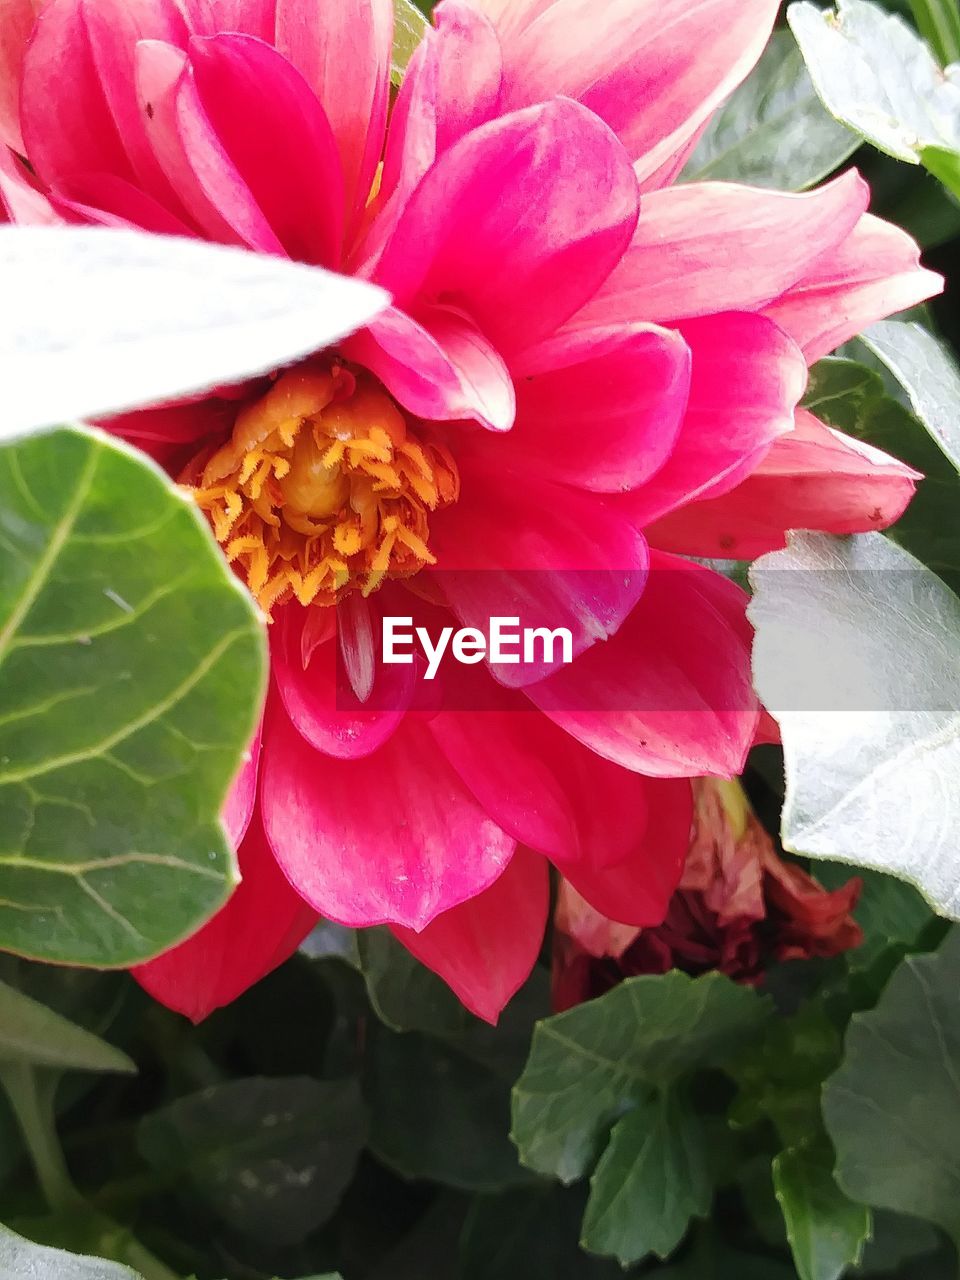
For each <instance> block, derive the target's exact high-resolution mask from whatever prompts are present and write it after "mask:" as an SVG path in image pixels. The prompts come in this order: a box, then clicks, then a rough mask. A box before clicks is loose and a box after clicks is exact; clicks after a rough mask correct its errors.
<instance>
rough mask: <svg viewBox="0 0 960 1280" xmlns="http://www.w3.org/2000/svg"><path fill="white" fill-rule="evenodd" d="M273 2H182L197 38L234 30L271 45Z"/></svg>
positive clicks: (187, 0) (221, 0) (274, 5)
mask: <svg viewBox="0 0 960 1280" xmlns="http://www.w3.org/2000/svg"><path fill="white" fill-rule="evenodd" d="M276 7H277V6H276V0H186V3H185V4H184V8H185V9H186V10H187V12H188V13H189V14H190V19H191V26H192V27H193V30H194V31H195V32H196V33H197V35H204V36H215V35H218V34H219V33H221V32H225V31H238V32H240V33H242V34H243V35H247V36H256V37H257V38H258V39H259V40H265V41H266V43H267V44H273V34H274V26H275V13H276Z"/></svg>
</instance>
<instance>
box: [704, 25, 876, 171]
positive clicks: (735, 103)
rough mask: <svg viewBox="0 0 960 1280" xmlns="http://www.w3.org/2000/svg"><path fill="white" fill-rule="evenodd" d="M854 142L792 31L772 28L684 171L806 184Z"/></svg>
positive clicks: (853, 146)
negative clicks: (817, 85) (825, 99)
mask: <svg viewBox="0 0 960 1280" xmlns="http://www.w3.org/2000/svg"><path fill="white" fill-rule="evenodd" d="M859 146H860V138H859V136H858V135H857V134H855V133H853V132H851V131H850V130H849V129H848V128H847V127H846V126H845V125H842V124H840V123H839V122H838V121H837V120H835V119H834V118H833V116H831V115H830V113H829V112H828V111H826V110H825V109H824V106H823V104H822V103H821V101H820V99H819V98H818V97H817V93H816V90H815V89H814V87H813V82H812V81H811V79H810V75H809V72H808V71H807V69H806V67H805V66H804V62H803V57H802V56H801V54H800V50H799V49H798V48H797V44H796V41H795V40H794V38H793V36H792V35H791V34H790V32H789V31H776V32H774V34H773V37H772V39H771V41H770V43H769V44H768V45H767V47H766V49H765V50H764V53H763V56H762V57H761V59H760V61H759V62H758V63H757V65H756V67H755V68H754V70H753V71H752V72H751V74H750V75H749V76H748V77H747V79H746V80H745V81H744V83H743V84H742V85H741V86H740V88H739V89H736V90H735V91H734V93H733V95H732V96H731V98H730V99H729V101H727V102H726V103H725V105H724V106H722V107H721V108H720V110H719V111H718V112H717V113H716V115H715V116H714V117H713V119H712V120H711V122H710V124H709V125H708V126H707V130H706V132H705V133H704V135H703V137H702V138H701V139H700V142H699V143H698V144H697V148H696V150H695V151H694V153H693V155H692V156H691V158H690V161H689V163H688V165H687V167H686V169H685V170H684V173H683V178H684V180H690V181H695V182H704V181H706V180H708V179H710V180H723V181H727V182H745V183H750V184H751V185H753V186H758V187H775V188H778V189H780V190H784V191H803V190H805V189H806V188H807V187H811V186H813V184H814V183H816V182H820V181H821V179H823V178H825V177H826V176H827V175H828V174H830V173H832V172H833V171H834V169H836V168H837V167H838V166H839V165H841V164H842V163H843V162H844V160H846V159H847V158H848V157H849V156H851V155H852V154H853V152H854V151H856V149H857V147H859Z"/></svg>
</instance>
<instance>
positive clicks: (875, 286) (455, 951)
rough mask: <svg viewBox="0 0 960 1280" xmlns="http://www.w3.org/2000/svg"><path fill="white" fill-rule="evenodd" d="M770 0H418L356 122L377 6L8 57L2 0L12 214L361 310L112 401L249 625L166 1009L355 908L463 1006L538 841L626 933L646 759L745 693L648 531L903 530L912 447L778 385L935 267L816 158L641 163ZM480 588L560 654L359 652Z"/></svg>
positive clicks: (634, 916)
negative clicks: (350, 286)
mask: <svg viewBox="0 0 960 1280" xmlns="http://www.w3.org/2000/svg"><path fill="white" fill-rule="evenodd" d="M776 9H777V3H776V0H736V2H734V0H692V2H691V0H656V2H654V0H616V2H615V3H612V4H607V5H601V6H597V5H596V4H595V3H593V0H590V2H589V3H588V2H587V0H505V2H504V0H486V3H485V4H484V5H483V6H482V7H474V6H473V5H470V4H467V3H464V2H463V0H445V2H444V3H443V4H442V5H440V6H439V7H438V9H437V12H436V18H435V21H436V29H435V30H433V31H431V32H430V33H429V35H428V37H427V38H426V39H425V40H424V42H423V44H422V46H421V48H420V49H419V51H418V53H417V54H416V56H415V58H414V59H413V61H412V63H411V65H410V67H409V70H408V72H407V75H406V78H405V80H404V83H403V87H402V89H401V90H400V93H399V95H398V97H397V99H396V101H395V103H394V104H393V106H392V109H390V89H389V71H390V56H391V22H392V5H391V0H337V2H336V3H333V2H332V0H331V3H330V4H328V5H326V6H322V5H320V4H319V3H318V2H317V0H182V3H181V4H179V5H178V4H175V3H174V0H50V2H49V3H48V4H46V5H45V6H44V7H43V9H42V11H41V13H40V17H39V19H38V21H37V23H36V26H35V27H34V28H33V33H32V35H31V37H30V40H29V43H28V45H27V46H26V50H25V52H24V49H23V38H24V35H25V33H26V32H27V31H28V30H29V29H30V27H31V25H32V12H31V10H32V0H3V8H2V13H3V14H4V15H5V18H4V21H5V23H6V24H7V25H6V26H5V28H4V34H3V36H2V41H0V51H2V53H0V56H2V60H3V66H2V67H0V82H4V81H5V82H6V83H7V84H10V83H13V81H14V79H19V80H20V81H21V91H20V95H19V106H17V103H16V102H15V101H14V100H13V98H12V96H11V95H10V94H9V93H8V92H6V93H5V94H4V96H3V97H0V132H2V136H3V138H4V139H5V140H6V142H7V143H8V144H9V147H10V148H11V150H6V149H4V150H2V151H0V156H2V159H0V192H2V198H3V200H4V202H5V206H6V209H7V213H8V216H9V217H11V218H13V219H15V220H24V221H37V220H51V221H56V220H60V219H64V220H68V221H80V222H99V223H108V224H111V225H128V224H133V225H136V226H140V227H144V228H147V229H149V230H153V231H157V232H169V233H174V234H180V235H192V236H201V237H206V238H210V239H214V240H221V241H224V242H227V243H236V244H243V245H247V246H249V247H251V248H253V249H256V250H259V251H262V252H264V253H273V254H289V255H291V256H293V257H296V258H301V259H304V260H306V261H310V262H316V263H320V264H323V265H325V266H328V267H333V268H336V269H339V270H343V271H348V272H353V273H356V274H359V275H361V276H364V277H368V278H371V279H373V280H375V281H377V282H378V283H380V284H381V285H383V286H384V287H385V288H386V289H387V290H389V291H390V293H391V294H392V295H393V299H394V305H393V307H392V309H390V310H388V311H387V312H386V313H384V314H383V315H382V316H381V317H379V318H378V319H377V320H376V321H375V322H374V323H373V324H371V325H370V327H369V328H368V329H366V330H365V331H363V332H361V333H359V334H357V335H355V336H354V337H353V338H352V339H350V340H348V341H347V342H345V343H344V344H342V346H341V347H340V349H339V350H338V351H336V352H318V353H317V356H316V358H315V359H314V360H312V361H310V362H307V363H306V364H305V365H303V366H301V367H299V368H297V369H295V370H292V371H289V372H287V373H284V374H283V375H281V376H280V377H279V378H278V379H276V380H273V381H269V380H265V381H261V382H257V383H254V384H251V385H248V386H245V387H241V388H233V389H229V390H224V391H223V393H222V394H220V395H217V396H211V397H209V398H208V399H207V400H206V401H204V402H202V403H199V404H189V405H173V406H166V407H159V408H156V409H153V410H150V411H148V412H144V413H142V414H138V415H130V416H127V417H124V418H123V419H117V420H115V421H114V422H113V423H112V424H111V425H112V427H113V429H114V430H116V431H117V432H119V433H120V434H122V435H124V436H125V437H126V438H127V439H129V440H131V441H133V442H135V443H137V444H139V445H140V446H141V447H143V448H146V449H148V450H149V451H150V452H151V453H153V454H154V455H155V456H156V457H158V458H160V459H161V460H162V461H163V462H164V463H165V465H167V466H168V468H169V469H170V470H171V471H172V473H173V474H175V475H177V476H178V477H179V478H180V479H181V480H182V481H183V482H184V483H186V484H188V485H189V486H191V488H192V489H193V492H194V496H195V498H196V501H197V503H198V504H199V505H200V507H201V508H202V509H203V510H204V511H205V512H206V513H207V514H208V516H209V519H210V521H211V524H212V526H213V528H214V531H215V532H216V534H217V536H218V538H219V539H220V541H221V542H222V543H223V545H224V547H225V550H226V553H227V555H228V556H229V557H230V558H231V559H232V561H233V563H234V565H235V567H236V569H237V572H238V573H240V574H241V575H242V576H243V577H244V579H245V580H246V581H247V582H248V584H249V586H250V589H251V591H252V592H253V593H254V594H255V595H256V596H257V598H258V599H259V600H260V602H261V604H262V605H263V607H264V608H265V609H267V610H269V611H270V612H271V614H272V618H273V624H272V627H271V648H272V656H273V677H272V685H271V691H270V695H269V698H268V703H267V707H266V711H265V716H264V722H263V727H262V741H261V740H259V739H258V743H257V745H256V749H255V750H253V751H252V752H251V756H250V760H249V762H248V764H247V766H246V768H245V769H244V771H243V774H242V775H241V777H240V778H239V779H238V781H237V783H236V786H235V789H234V793H233V796H232V797H231V801H230V805H229V809H228V814H227V820H228V824H229V825H230V828H231V831H232V832H233V834H234V835H235V837H236V838H237V840H238V841H239V842H240V848H239V859H240V866H241V871H242V873H243V876H244V879H243V883H242V884H241V886H240V887H239V889H238V890H237V891H236V892H235V894H234V896H233V897H232V898H231V900H230V901H229V903H228V904H227V906H226V907H224V909H223V911H222V912H221V914H220V915H219V916H218V917H217V918H216V919H215V920H214V921H213V922H212V923H210V924H209V925H207V926H206V927H205V928H204V929H202V930H201V931H200V932H199V933H198V934H197V935H196V936H195V937H194V938H192V939H190V940H188V941H187V942H185V943H184V944H182V945H181V946H180V947H178V948H177V949H175V950H174V951H172V952H170V953H168V954H167V955H166V956H164V957H162V958H161V959H159V960H156V961H154V962H152V963H151V964H149V965H147V966H145V967H144V968H143V969H141V970H140V971H139V974H138V976H139V978H140V980H141V981H142V982H143V983H144V985H145V986H147V987H148V989H150V990H151V991H153V992H154V993H155V994H156V995H157V996H158V997H159V998H160V999H162V1000H164V1001H165V1002H166V1003H168V1004H170V1005H171V1006H173V1007H175V1008H178V1009H181V1010H183V1011H185V1012H187V1013H189V1014H190V1015H191V1016H193V1017H201V1016H203V1015H204V1014H205V1013H207V1012H209V1011H210V1009H212V1008H214V1007H216V1006H217V1005H218V1004H221V1003H223V1002H225V1001H227V1000H229V999H231V998H233V997H234V996H235V995H236V994H237V993H238V992H239V991H240V990H242V989H243V988H244V987H246V986H247V985H249V983H250V982H252V981H254V980H255V979H256V978H257V977H258V976H260V975H261V974H263V973H265V972H267V971H268V970H269V969H270V968H271V967H272V966H273V965H275V964H276V963H277V962H279V960H281V959H282V958H283V957H284V956H285V955H287V954H289V953H290V951H291V950H292V949H293V948H294V947H295V946H296V945H297V942H298V940H299V938H300V937H301V936H302V935H303V934H304V933H305V931H306V930H307V929H308V928H309V926H310V924H311V922H312V920H313V919H315V917H316V914H317V913H319V912H322V913H323V914H324V915H326V916H328V917H330V918H332V919H334V920H338V921H341V922H343V923H346V924H348V925H355V926H366V925H372V924H378V923H387V924H389V925H390V927H391V928H392V929H393V930H394V931H395V932H396V933H397V935H398V936H399V937H400V938H402V940H403V941H404V942H405V943H406V944H407V945H408V946H409V947H410V949H411V950H412V951H414V953H415V954H416V955H418V956H419V957H420V958H421V959H422V960H423V961H424V962H425V963H426V964H428V965H430V966H431V967H433V968H434V969H436V970H437V972H439V973H440V974H442V975H443V976H444V977H445V978H446V980H447V981H448V982H449V983H450V984H451V986H453V987H454V989H455V990H456V991H457V992H458V993H459V994H460V996H461V997H462V999H463V1000H464V1001H465V1003H466V1004H468V1005H469V1006H470V1008H472V1009H474V1010H475V1011H476V1012H477V1013H479V1014H480V1015H481V1016H483V1017H487V1018H491V1019H492V1018H495V1017H496V1014H497V1012H498V1011H499V1009H500V1008H501V1007H502V1005H503V1004H504V1003H505V1001H506V1000H507V999H508V998H509V997H510V995H511V994H512V992H513V991H515V990H516V988H517V986H518V985H519V984H520V982H521V981H522V980H523V978H524V976H525V975H526V973H527V972H528V971H529V969H530V966H531V965H532V964H533V962H534V959H535V956H536V954H537V951H538V948H539V945H540V941H541V937H542V933H543V928H544V925H545V921H546V915H547V865H548V859H549V861H550V862H552V863H553V864H554V865H555V866H557V867H559V868H560V869H561V871H562V872H563V875H564V876H565V878H566V879H567V880H568V881H569V882H570V883H572V884H573V885H575V886H576V888H577V890H578V891H579V892H580V893H581V894H582V895H583V896H584V897H585V898H587V899H589V900H590V901H591V902H592V903H594V905H595V906H596V907H597V908H598V909H600V910H601V911H604V912H607V913H609V912H610V910H611V909H614V908H615V909H616V912H617V914H618V918H621V919H624V920H626V921H627V922H628V923H631V924H633V925H651V924H655V923H657V922H659V921H660V920H661V919H662V918H663V914H664V912H665V911H666V909H667V905H668V903H669V901H670V897H671V894H672V892H673V889H674V887H675V885H676V882H677V880H678V878H679V876H680V873H681V868H682V865H683V860H684V856H685V854H686V849H687V835H688V830H689V825H690V813H691V802H690V788H689V784H688V783H687V782H685V781H683V779H685V778H688V777H690V776H695V775H699V774H704V773H712V774H717V775H723V776H730V775H733V774H735V773H737V771H738V770H739V769H740V768H741V766H742V763H743V760H744V756H745V753H746V751H747V750H748V748H749V746H750V743H751V741H752V739H753V736H754V732H755V729H756V726H757V722H758V717H759V708H758V706H757V703H756V699H755V697H754V695H753V693H752V690H751V686H750V670H749V646H750V632H749V628H748V626H747V623H746V621H745V617H744V598H743V595H742V593H741V592H740V591H739V590H738V589H737V588H736V587H735V586H733V585H732V584H731V583H730V582H728V581H727V580H725V579H724V578H722V577H720V576H718V575H716V574H714V573H712V572H710V571H708V570H707V569H705V568H703V567H701V566H699V565H697V564H694V563H692V562H691V561H689V560H685V559H683V558H682V556H684V555H694V556H701V557H702V556H713V555H718V554H719V555H723V556H752V555H754V554H756V553H757V552H759V551H761V550H765V549H767V548H770V547H774V546H777V545H779V544H780V543H781V542H782V539H783V531H784V529H786V528H789V527H795V526H805V527H813V528H820V529H828V530H833V531H837V532H849V531H854V530H859V529H872V528H878V527H882V526H884V525H886V524H888V523H890V521H892V520H894V519H895V518H896V517H897V516H898V515H899V514H900V512H901V511H902V510H903V508H904V506H905V505H906V503H907V501H908V500H909V498H910V495H911V492H912V490H913V487H914V480H915V478H916V477H915V476H914V473H912V472H911V471H910V470H908V469H907V468H906V467H904V466H902V465H901V464H899V463H898V462H896V461H895V460H893V459H891V458H887V457H885V456H884V455H882V454H879V453H877V452H876V451H874V450H870V449H867V448H866V447H864V446H862V445H860V444H857V443H856V442H854V441H852V440H848V439H846V438H844V437H843V436H841V435H839V434H837V433H836V432H833V431H831V430H829V429H828V428H827V427H825V426H823V425H822V424H821V423H819V422H818V421H817V420H816V419H815V418H813V417H812V416H811V415H809V414H806V413H803V412H800V411H797V410H796V406H797V402H798V401H799V399H800V397H801V395H802V394H803V390H804V385H805V379H806V365H807V361H808V360H812V359H816V358H817V357H818V356H819V355H821V354H823V353H824V352H826V351H828V350H830V349H831V348H832V347H833V346H835V345H836V344H837V343H839V342H841V341H842V340H843V339H845V338H846V337H848V336H850V335H852V334H853V333H855V332H856V331H857V330H858V329H860V328H861V327H862V326H863V325H864V324H866V323H867V322H869V321H871V320H874V319H876V318H878V317H880V316H883V315H886V314H888V313H890V312H893V311H897V310H899V309H901V308H903V307H906V306H908V305H910V304H912V303H915V302H918V301H919V300H920V299H922V298H925V297H927V296H929V295H930V294H932V293H934V292H936V291H937V290H938V288H939V287H940V281H939V278H938V277H936V276H933V275H931V274H930V273H928V272H925V271H923V270H922V269H920V267H919V265H918V259H917V251H916V247H915V246H914V244H913V243H912V241H911V240H910V239H909V238H908V237H907V236H906V235H904V234H903V233H902V232H900V231H898V230H897V229H896V228H894V227H892V226H889V225H887V224H885V223H883V222H880V221H878V220H877V219H875V218H873V217H871V216H870V215H869V214H867V213H866V212H865V210H866V205H867V198H868V192H867V188H866V186H865V184H864V183H863V181H862V180H861V179H860V178H859V177H858V176H857V175H856V173H854V172H850V173H847V174H845V175H843V176H842V177H840V178H838V179H837V180H835V181H833V182H831V183H829V184H827V185H826V186H824V187H823V188H821V189H819V190H817V191H814V192H811V193H809V194H806V195H788V194H780V193H777V192H772V191H760V190H749V189H747V188H744V187H738V186H732V185H727V184H721V183H707V184H702V185H689V186H679V187H675V188H672V189H670V188H668V187H667V184H668V183H669V181H670V180H671V179H672V178H673V177H674V176H675V175H676V173H677V172H678V170H679V169H680V167H681V165H682V163H683V160H684V158H685V156H686V155H687V154H688V152H689V150H690V148H691V147H692V145H693V143H694V142H695V140H696V137H697V135H698V133H699V131H700V130H701V129H702V127H703V125H704V123H705V122H706V120H707V118H708V116H709V114H710V112H711V111H712V110H713V109H714V108H715V107H716V105H717V104H718V103H719V102H720V101H721V100H722V99H723V98H724V97H725V96H726V95H727V94H729V92H730V91H731V90H732V89H733V88H734V87H735V85H736V84H737V83H738V82H739V81H740V80H741V79H742V78H743V76H744V75H745V74H746V73H747V72H748V71H749V69H750V67H751V66H752V64H753V62H754V61H755V60H756V58H757V56H758V55H759V53H760V50H761V48H762V46H763V45H764V43H765V41H766V38H767V35H768V33H769V30H770V28H771V25H772V22H773V19H774V15H775V13H776ZM4 73H5V74H4ZM388 115H389V128H388V127H387V122H388ZM20 157H26V158H27V159H28V160H29V167H27V166H25V165H24V164H23V162H22V160H21V158H20ZM488 570H489V571H490V572H485V571H488ZM614 570H615V571H616V572H613V571H614ZM518 600H522V605H521V606H518V605H517V601H518ZM334 604H336V608H335V609H334V608H333V607H331V606H332V605H334ZM518 607H519V608H520V611H521V612H522V613H523V614H525V616H526V617H528V618H530V619H533V620H535V621H544V620H547V621H549V623H550V625H551V626H552V627H556V626H567V627H569V628H570V629H571V631H572V634H573V637H574V641H575V650H576V657H575V660H574V662H573V663H572V665H570V666H566V667H551V668H544V669H543V670H541V671H539V672H537V673H535V674H537V675H538V676H539V677H542V678H538V679H536V680H534V681H532V682H531V683H529V684H527V685H526V686H523V687H521V686H519V685H518V686H517V687H508V686H506V685H504V684H502V683H498V682H497V681H495V680H493V679H491V678H490V675H489V673H488V672H487V671H486V670H485V669H481V668H477V667H472V668H469V670H468V672H467V674H466V675H464V676H463V679H464V681H465V687H464V689H463V690H461V691H457V690H454V693H453V695H451V694H450V693H449V691H448V693H447V695H446V700H445V701H443V702H442V703H441V705H440V709H439V710H438V709H437V704H436V703H431V702H429V700H426V699H425V694H426V693H428V692H429V691H428V690H426V689H425V687H424V684H423V682H422V681H421V680H419V679H417V678H415V675H416V673H415V672H414V671H413V669H412V668H406V667H399V668H398V667H389V668H387V667H384V666H383V665H382V664H380V663H379V662H378V660H377V653H376V645H375V638H376V635H377V630H378V627H379V624H380V618H381V616H382V615H383V614H384V613H394V614H411V615H413V616H414V617H415V618H416V619H417V620H418V621H422V622H423V624H424V625H436V624H437V623H438V621H439V622H442V621H444V620H445V619H447V618H451V617H454V616H455V617H456V618H459V619H460V620H461V621H468V622H469V621H470V620H471V619H477V618H487V617H489V616H491V615H501V616H505V615H510V614H513V613H516V612H517V608H518ZM338 651H339V654H340V661H339V662H338V660H337V654H338ZM338 681H339V688H338ZM461 694H462V696H461ZM477 706H483V707H485V708H487V709H485V710H483V711H482V712H481V711H478V710H467V709H459V710H458V709H457V708H467V707H477ZM431 708H432V709H431ZM520 846H522V847H520ZM518 849H519V851H518ZM274 860H275V862H274ZM305 904H306V905H305Z"/></svg>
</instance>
